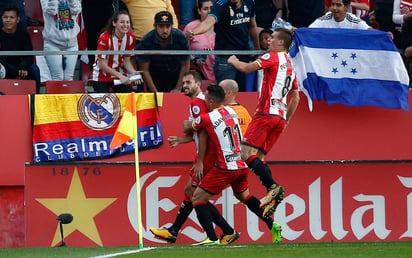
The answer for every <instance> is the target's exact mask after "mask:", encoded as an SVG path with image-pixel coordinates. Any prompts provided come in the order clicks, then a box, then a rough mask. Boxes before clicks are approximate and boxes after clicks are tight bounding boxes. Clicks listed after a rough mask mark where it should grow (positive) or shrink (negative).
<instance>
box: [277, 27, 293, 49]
mask: <svg viewBox="0 0 412 258" xmlns="http://www.w3.org/2000/svg"><path fill="white" fill-rule="evenodd" d="M275 31H276V32H277V37H278V39H280V40H283V47H284V48H285V50H286V51H288V50H289V48H290V45H291V44H292V38H293V37H292V31H290V30H288V29H285V28H276V29H275Z"/></svg>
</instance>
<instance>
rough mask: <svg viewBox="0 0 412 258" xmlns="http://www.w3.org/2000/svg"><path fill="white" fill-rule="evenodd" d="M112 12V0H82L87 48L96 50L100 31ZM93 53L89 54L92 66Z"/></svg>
mask: <svg viewBox="0 0 412 258" xmlns="http://www.w3.org/2000/svg"><path fill="white" fill-rule="evenodd" d="M113 13H114V7H113V0H82V15H83V21H84V26H85V28H86V32H87V49H88V50H96V49H97V42H98V39H99V36H100V33H101V31H102V29H103V27H104V26H105V24H106V22H107V21H108V20H109V19H110V17H111V16H112V15H113ZM94 58H95V56H94V55H89V65H90V68H92V66H93V63H94Z"/></svg>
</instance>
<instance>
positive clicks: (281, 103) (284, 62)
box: [228, 28, 299, 216]
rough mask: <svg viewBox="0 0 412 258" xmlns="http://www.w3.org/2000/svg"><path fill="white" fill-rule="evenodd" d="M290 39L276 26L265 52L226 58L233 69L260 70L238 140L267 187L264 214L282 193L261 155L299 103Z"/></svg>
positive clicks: (269, 213) (247, 162) (269, 147)
mask: <svg viewBox="0 0 412 258" xmlns="http://www.w3.org/2000/svg"><path fill="white" fill-rule="evenodd" d="M291 43H292V33H291V31H289V30H287V29H285V28H277V29H276V30H275V31H274V32H273V34H272V38H271V40H270V41H269V48H268V53H266V54H264V55H263V56H261V57H260V58H258V59H256V60H255V61H254V62H251V63H246V62H242V61H239V59H238V58H236V56H231V57H230V58H229V60H228V62H229V63H230V64H232V65H233V66H234V67H236V69H238V70H240V71H242V72H245V73H249V72H253V71H257V70H259V69H263V70H264V77H263V83H262V88H261V90H260V91H259V102H258V105H257V108H256V113H255V115H254V116H253V118H252V122H251V123H250V125H249V127H248V129H247V131H246V134H245V138H244V139H243V142H242V144H243V145H242V159H243V160H244V161H246V164H247V165H248V166H249V168H250V169H251V170H252V171H253V172H254V173H255V174H256V175H257V176H258V177H259V179H260V181H261V182H262V184H263V185H264V186H265V187H266V189H267V190H268V194H267V196H266V198H265V200H264V201H263V202H262V203H261V207H264V213H263V215H264V216H269V215H271V214H273V213H274V212H275V209H276V207H277V206H278V205H279V203H280V202H281V201H282V200H283V193H284V189H283V187H282V186H280V185H279V184H278V183H277V182H275V180H274V179H273V177H272V172H271V170H270V168H269V166H268V165H267V164H266V162H265V161H264V158H265V156H266V154H267V153H268V152H269V151H270V150H271V149H272V147H273V145H274V144H275V142H276V141H277V139H278V138H279V136H280V134H281V133H282V132H283V131H284V130H285V128H286V126H287V125H288V124H289V122H290V120H291V118H292V116H293V114H294V113H295V111H296V108H297V106H298V103H299V91H298V85H297V81H296V75H295V72H294V70H293V67H292V63H291V61H290V60H289V58H288V55H287V51H288V49H289V47H290V45H291ZM288 95H289V96H290V98H289V101H287V97H288Z"/></svg>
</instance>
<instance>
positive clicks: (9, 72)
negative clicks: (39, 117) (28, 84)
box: [0, 5, 40, 93]
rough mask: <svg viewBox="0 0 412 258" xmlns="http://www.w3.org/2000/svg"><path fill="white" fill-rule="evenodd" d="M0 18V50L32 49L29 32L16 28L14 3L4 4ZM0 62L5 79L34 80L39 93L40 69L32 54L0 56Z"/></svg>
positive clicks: (17, 15)
mask: <svg viewBox="0 0 412 258" xmlns="http://www.w3.org/2000/svg"><path fill="white" fill-rule="evenodd" d="M1 19H2V22H3V26H2V27H1V30H0V51H9V52H13V51H32V50H33V47H32V44H31V39H30V35H29V33H28V32H27V31H26V30H21V29H18V28H17V26H18V24H19V22H20V17H19V8H18V7H17V6H15V5H8V6H5V7H4V8H3V13H2V16H1ZM0 63H1V64H2V65H3V66H4V68H5V70H6V77H5V78H6V79H20V80H35V81H36V91H37V93H39V90H40V70H39V68H38V67H37V65H35V64H34V58H33V56H1V57H0Z"/></svg>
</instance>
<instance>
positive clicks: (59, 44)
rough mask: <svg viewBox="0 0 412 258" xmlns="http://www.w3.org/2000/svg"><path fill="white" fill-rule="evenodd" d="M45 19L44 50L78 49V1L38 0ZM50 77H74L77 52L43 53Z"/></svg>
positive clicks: (60, 79)
mask: <svg viewBox="0 0 412 258" xmlns="http://www.w3.org/2000/svg"><path fill="white" fill-rule="evenodd" d="M41 6H42V10H43V18H44V29H43V39H44V51H77V50H78V49H79V46H78V43H77V34H78V33H79V31H80V28H79V25H78V22H77V18H78V16H79V14H80V13H81V11H82V8H81V3H80V0H41ZM45 59H46V63H47V66H48V68H49V70H50V76H51V79H52V80H54V81H62V80H70V81H71V80H73V76H74V69H75V66H76V62H77V55H46V56H45Z"/></svg>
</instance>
